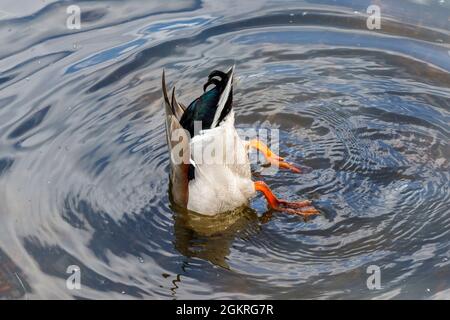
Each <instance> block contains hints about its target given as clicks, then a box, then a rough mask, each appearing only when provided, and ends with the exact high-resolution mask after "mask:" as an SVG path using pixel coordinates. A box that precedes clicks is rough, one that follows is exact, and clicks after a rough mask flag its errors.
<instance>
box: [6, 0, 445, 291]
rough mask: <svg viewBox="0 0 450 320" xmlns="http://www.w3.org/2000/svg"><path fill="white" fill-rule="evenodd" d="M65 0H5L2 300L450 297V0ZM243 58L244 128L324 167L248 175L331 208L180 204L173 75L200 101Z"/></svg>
mask: <svg viewBox="0 0 450 320" xmlns="http://www.w3.org/2000/svg"><path fill="white" fill-rule="evenodd" d="M31 2H32V4H31ZM66 5H67V4H66V3H65V2H60V1H47V2H45V3H44V2H40V3H39V4H37V2H35V1H30V5H29V6H27V8H26V10H25V9H23V7H24V6H23V4H22V5H19V4H18V2H15V1H9V0H8V1H6V4H3V3H2V4H1V5H0V31H1V32H0V39H1V41H2V43H6V44H8V45H5V46H2V49H1V51H0V221H1V223H0V298H7V299H9V298H23V299H27V298H58V299H61V298H93V299H95V298H118V299H122V298H162V299H167V298H216V299H219V298H250V299H262V298H289V299H299V298H394V297H395V298H449V292H450V282H449V279H450V274H449V270H450V269H449V264H450V261H449V259H450V254H449V252H450V250H449V245H450V241H449V240H450V231H449V229H448V225H449V223H450V212H449V210H448V208H449V207H450V196H449V181H450V179H449V178H450V177H449V175H450V174H449V172H450V170H449V169H450V163H449V159H450V148H449V144H448V141H449V131H450V127H449V120H450V114H449V106H450V89H449V88H450V75H449V70H450V55H449V49H450V41H449V38H450V34H449V31H448V30H450V21H449V20H448V17H449V16H450V7H449V4H448V3H447V2H445V1H444V2H436V1H421V2H418V1H383V2H380V4H379V5H380V8H381V12H382V17H383V19H382V29H381V30H375V31H369V30H367V28H366V16H365V15H364V12H365V10H366V4H364V3H361V2H359V1H350V0H348V1H344V0H343V1H336V2H335V1H300V2H299V1H295V2H284V3H283V4H280V2H279V1H275V2H272V1H269V0H268V1H258V2H242V1H240V2H239V1H237V2H235V3H226V4H225V3H224V4H222V3H218V2H211V1H206V2H198V1H173V2H167V1H164V2H163V1H160V2H159V1H151V2H149V3H145V4H144V3H142V1H126V2H120V3H119V2H117V1H89V2H82V3H81V4H80V6H81V10H82V28H81V29H80V30H68V29H67V28H66V27H65V19H66V17H67V14H66ZM4 11H5V12H7V13H3V12H4ZM30 30H33V32H30ZM232 64H236V75H237V79H236V83H235V99H234V100H235V111H236V118H237V119H236V120H237V127H239V128H249V127H252V128H256V127H257V128H276V129H278V130H279V132H280V138H281V139H280V140H281V141H280V146H279V149H280V153H281V155H282V156H285V157H286V158H287V160H289V161H291V162H294V163H297V164H300V165H306V166H309V167H311V168H313V170H312V171H311V172H309V173H307V174H303V175H294V174H292V173H290V172H285V171H282V172H279V173H278V174H277V175H275V176H267V175H264V173H265V169H264V168H261V167H260V166H255V168H253V169H254V171H255V172H254V174H255V175H262V178H263V179H264V180H265V181H266V182H267V183H268V184H269V185H270V186H271V187H272V188H273V189H274V191H275V192H276V193H277V194H279V195H282V196H283V197H284V198H287V199H313V200H314V201H315V205H316V206H317V207H318V208H320V209H321V211H322V214H321V215H320V216H317V217H314V218H312V219H310V220H309V221H304V220H302V219H301V218H299V217H295V216H289V215H286V214H282V213H271V212H267V209H266V205H265V201H264V200H263V198H262V197H261V196H258V197H256V198H255V199H253V200H252V203H251V208H250V207H243V208H239V209H237V210H235V211H233V212H230V213H227V214H224V215H220V216H217V217H203V216H200V215H197V214H195V213H190V212H186V211H184V210H180V209H179V208H176V207H174V206H173V205H172V204H171V202H170V199H169V196H168V152H167V147H166V145H165V132H164V121H163V119H164V110H163V109H162V106H161V102H162V100H161V88H160V83H161V82H160V81H161V72H162V69H163V68H164V69H165V70H166V73H167V79H171V81H172V83H170V86H173V85H176V87H177V92H178V93H179V100H180V101H181V102H184V103H189V102H190V101H192V100H193V99H194V98H196V97H197V96H198V95H199V93H200V92H201V85H202V84H203V83H204V79H205V77H206V76H207V75H208V74H209V72H210V71H211V70H212V69H215V68H222V69H223V68H226V67H227V66H230V65H232ZM69 265H78V266H79V267H80V269H81V272H82V273H81V281H82V289H81V290H73V291H71V290H68V289H67V288H66V279H67V277H68V274H67V272H66V271H67V267H68V266H69ZM369 265H378V266H380V268H381V272H382V289H381V290H375V291H370V290H368V289H367V287H366V280H367V277H368V274H367V273H366V269H367V267H368V266H369Z"/></svg>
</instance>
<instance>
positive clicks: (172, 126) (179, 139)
mask: <svg viewBox="0 0 450 320" xmlns="http://www.w3.org/2000/svg"><path fill="white" fill-rule="evenodd" d="M162 91H163V98H164V109H165V114H166V138H167V145H168V147H169V152H170V167H171V168H170V182H171V183H170V184H171V185H170V187H169V188H170V193H171V196H172V199H173V201H174V202H175V203H176V204H177V205H179V206H182V207H184V208H185V207H187V201H188V197H189V194H188V193H189V188H188V185H189V180H188V172H189V157H190V150H189V135H188V133H187V132H186V130H184V128H183V126H182V125H181V124H180V119H181V117H182V116H183V114H184V112H185V109H186V108H185V107H184V106H183V105H181V104H179V103H178V102H177V101H176V98H175V88H173V90H172V99H171V101H169V97H168V95H167V87H166V79H165V72H164V70H163V74H162Z"/></svg>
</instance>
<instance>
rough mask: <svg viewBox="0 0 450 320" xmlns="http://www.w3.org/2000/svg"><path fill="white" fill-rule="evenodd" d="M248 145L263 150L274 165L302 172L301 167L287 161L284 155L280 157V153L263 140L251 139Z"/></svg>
mask: <svg viewBox="0 0 450 320" xmlns="http://www.w3.org/2000/svg"><path fill="white" fill-rule="evenodd" d="M248 146H249V147H252V148H255V149H256V150H258V151H259V152H261V153H262V154H263V155H264V157H265V158H266V159H267V161H268V162H269V163H270V164H271V165H272V166H275V167H278V168H283V169H289V170H291V171H292V172H295V173H302V171H303V170H302V169H301V168H299V167H297V166H295V165H293V164H291V163H289V162H287V161H285V160H284V158H283V157H280V156H279V155H277V154H276V153H274V152H273V151H272V150H270V149H269V147H268V146H267V145H265V144H264V143H263V142H262V141H260V140H258V139H253V140H250V141H249V143H248Z"/></svg>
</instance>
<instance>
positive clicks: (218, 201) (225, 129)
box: [187, 113, 255, 215]
mask: <svg viewBox="0 0 450 320" xmlns="http://www.w3.org/2000/svg"><path fill="white" fill-rule="evenodd" d="M190 149H191V159H192V162H193V164H194V166H195V179H193V180H191V181H190V182H189V198H188V205H187V208H188V209H189V210H192V211H195V212H198V213H202V214H206V215H214V214H217V213H221V212H225V211H229V210H233V209H235V208H237V207H239V206H241V205H244V204H247V203H248V199H249V198H250V197H252V196H253V195H254V193H255V188H254V185H253V181H252V180H251V171H250V162H249V158H248V152H247V151H248V150H247V148H246V146H245V143H244V142H243V141H242V140H241V139H240V138H239V136H238V134H237V132H236V129H235V128H234V114H233V113H230V115H228V116H227V119H226V120H225V121H224V122H223V123H222V124H221V125H220V126H219V127H217V128H213V129H209V130H205V131H203V133H202V134H200V135H196V136H195V137H194V138H193V139H192V140H191V144H190ZM212 150H214V151H213V152H212Z"/></svg>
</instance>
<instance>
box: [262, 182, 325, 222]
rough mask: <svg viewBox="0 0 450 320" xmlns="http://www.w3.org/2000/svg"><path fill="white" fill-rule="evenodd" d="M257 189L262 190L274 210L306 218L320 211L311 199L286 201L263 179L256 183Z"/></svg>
mask: <svg viewBox="0 0 450 320" xmlns="http://www.w3.org/2000/svg"><path fill="white" fill-rule="evenodd" d="M254 185H255V190H257V191H261V192H262V193H263V194H264V196H265V197H266V200H267V203H268V204H269V207H270V208H271V209H272V210H275V211H283V212H286V213H289V214H295V215H300V216H302V217H304V218H309V217H311V216H313V215H317V214H319V213H320V211H319V210H317V209H316V208H314V206H313V205H312V203H311V201H309V200H303V201H292V202H290V201H285V200H281V199H278V198H277V197H276V196H275V195H274V194H273V192H272V190H270V188H269V187H268V186H267V184H266V183H265V182H263V181H256V182H255V183H254Z"/></svg>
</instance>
